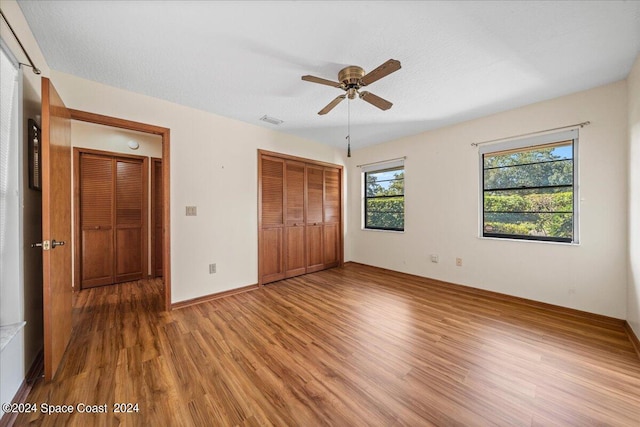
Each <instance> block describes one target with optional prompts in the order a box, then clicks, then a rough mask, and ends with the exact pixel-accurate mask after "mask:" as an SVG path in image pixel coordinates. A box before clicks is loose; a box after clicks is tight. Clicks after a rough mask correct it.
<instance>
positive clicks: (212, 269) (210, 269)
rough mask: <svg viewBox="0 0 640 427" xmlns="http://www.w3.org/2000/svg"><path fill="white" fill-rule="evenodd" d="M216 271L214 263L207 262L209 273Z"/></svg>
mask: <svg viewBox="0 0 640 427" xmlns="http://www.w3.org/2000/svg"><path fill="white" fill-rule="evenodd" d="M215 272H216V264H215V263H213V264H209V274H213V273H215Z"/></svg>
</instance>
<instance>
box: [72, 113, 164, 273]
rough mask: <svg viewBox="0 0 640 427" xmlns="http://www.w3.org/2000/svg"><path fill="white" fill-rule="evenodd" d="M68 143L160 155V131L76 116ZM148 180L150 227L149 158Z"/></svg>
mask: <svg viewBox="0 0 640 427" xmlns="http://www.w3.org/2000/svg"><path fill="white" fill-rule="evenodd" d="M129 141H135V142H137V143H138V145H139V147H138V149H136V150H132V149H131V148H129V146H128V143H129ZM71 146H72V147H73V148H75V147H81V148H91V149H93V150H101V151H109V152H112V153H123V154H130V155H135V156H143V157H156V158H162V137H161V136H160V135H153V134H150V133H142V132H136V131H132V130H128V129H119V128H115V127H111V126H103V125H98V124H95V123H87V122H80V121H77V120H71ZM73 168H74V165H73V164H72V166H71V170H72V174H71V176H73ZM72 181H73V180H72ZM148 183H149V191H148V194H147V196H148V200H147V206H148V207H149V209H148V210H147V224H148V226H149V227H151V162H149V170H148ZM74 185H75V183H74V182H71V187H72V188H71V194H73V186H74ZM74 202H75V201H74V200H73V199H72V200H71V212H75V210H74V209H75V207H74V204H75V203H74ZM147 238H148V242H147V248H148V249H149V250H148V253H147V257H148V260H147V266H148V271H147V274H151V250H152V247H151V232H150V230H148V231H147ZM71 241H72V242H75V230H74V229H73V228H72V230H71ZM75 250H76V248H75V244H74V246H73V250H72V253H75ZM71 259H72V261H73V263H75V259H74V258H73V257H72V258H71ZM71 271H72V272H74V274H75V269H71ZM74 283H75V279H74Z"/></svg>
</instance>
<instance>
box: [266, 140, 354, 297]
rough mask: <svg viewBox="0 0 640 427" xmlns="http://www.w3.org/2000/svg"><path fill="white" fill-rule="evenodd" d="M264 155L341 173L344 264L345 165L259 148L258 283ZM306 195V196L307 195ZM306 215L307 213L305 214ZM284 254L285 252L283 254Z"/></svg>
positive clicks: (340, 244)
mask: <svg viewBox="0 0 640 427" xmlns="http://www.w3.org/2000/svg"><path fill="white" fill-rule="evenodd" d="M263 156H267V157H276V158H279V159H282V160H285V161H286V160H292V161H296V162H302V163H306V164H310V165H314V166H319V167H324V168H334V169H338V173H339V178H340V181H339V182H340V228H339V233H340V236H339V239H340V241H339V245H338V251H339V255H338V258H339V263H338V266H343V265H344V206H345V204H344V188H343V186H342V185H343V183H344V167H343V166H342V165H337V164H334V163H328V162H322V161H318V160H313V159H307V158H304V157H297V156H291V155H288V154H282V153H277V152H274V151H267V150H261V149H258V155H257V161H258V166H257V168H256V169H257V171H258V248H257V249H258V285H259V286H263V285H264V283H262V262H261V252H262V233H261V231H262V157H263ZM305 197H306V196H305ZM305 216H306V214H305ZM283 255H284V254H283Z"/></svg>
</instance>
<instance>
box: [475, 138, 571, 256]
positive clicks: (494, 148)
mask: <svg viewBox="0 0 640 427" xmlns="http://www.w3.org/2000/svg"><path fill="white" fill-rule="evenodd" d="M566 141H569V142H570V144H571V147H572V159H571V160H572V165H573V176H572V185H571V188H572V190H573V200H572V208H573V209H572V237H571V238H562V237H553V236H534V235H520V234H505V233H492V232H486V231H485V228H484V223H485V213H486V212H485V198H484V193H485V191H486V190H485V182H484V177H485V167H484V157H485V155H491V154H496V153H499V152H505V151H514V152H518V151H527V150H531V149H535V148H537V147H540V148H542V147H543V146H549V145H553V144H559V143H563V142H566ZM578 148H579V131H578V129H571V130H567V131H563V132H555V133H549V134H543V135H538V136H534V137H529V138H522V139H515V140H508V141H504V142H501V143H497V144H491V145H488V146H484V147H480V149H479V150H478V154H479V156H478V158H479V186H478V187H479V203H478V205H479V220H478V234H479V237H480V238H483V239H499V240H516V241H524V242H543V243H553V244H565V245H567V244H569V245H577V244H579V243H580V240H579V236H580V234H579V231H580V227H579V224H580V221H579V200H580V197H579V190H580V186H579V154H578V151H579V150H578ZM494 191H495V189H494Z"/></svg>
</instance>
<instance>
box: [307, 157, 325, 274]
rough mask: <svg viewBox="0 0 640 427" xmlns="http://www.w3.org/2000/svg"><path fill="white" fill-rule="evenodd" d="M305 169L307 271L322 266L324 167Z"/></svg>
mask: <svg viewBox="0 0 640 427" xmlns="http://www.w3.org/2000/svg"><path fill="white" fill-rule="evenodd" d="M306 171H307V185H306V187H307V221H306V224H307V227H306V234H307V236H306V240H307V245H306V249H307V273H311V272H314V271H318V270H322V269H323V268H324V249H323V242H322V240H323V199H324V168H322V167H318V166H311V165H307V166H306Z"/></svg>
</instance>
